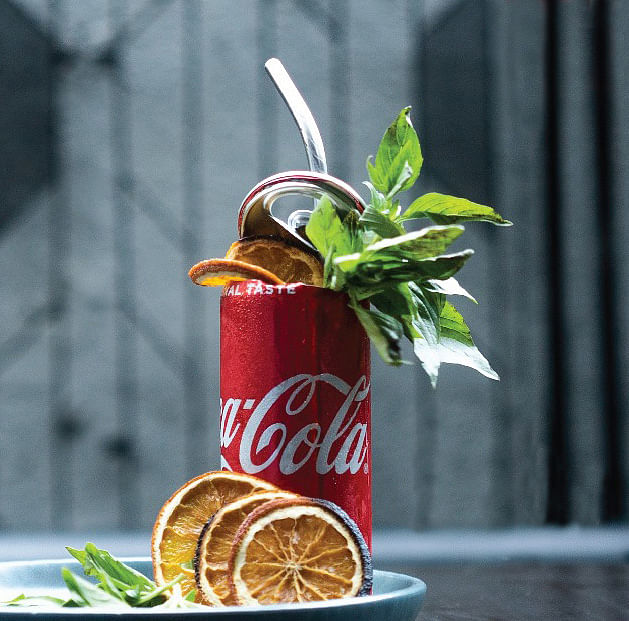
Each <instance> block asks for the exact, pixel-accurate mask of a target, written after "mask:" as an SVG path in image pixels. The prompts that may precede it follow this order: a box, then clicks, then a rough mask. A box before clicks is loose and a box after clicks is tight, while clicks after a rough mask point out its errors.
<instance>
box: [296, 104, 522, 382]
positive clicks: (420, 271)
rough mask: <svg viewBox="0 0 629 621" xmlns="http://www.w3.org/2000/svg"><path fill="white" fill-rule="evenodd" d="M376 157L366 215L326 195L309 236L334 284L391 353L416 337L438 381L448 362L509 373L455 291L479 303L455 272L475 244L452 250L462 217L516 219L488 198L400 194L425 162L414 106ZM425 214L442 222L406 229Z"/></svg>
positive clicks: (396, 359)
mask: <svg viewBox="0 0 629 621" xmlns="http://www.w3.org/2000/svg"><path fill="white" fill-rule="evenodd" d="M372 159H373V158H372V157H370V158H369V159H368V160H367V172H368V174H369V181H366V182H365V185H366V186H367V188H368V189H369V192H370V200H369V203H368V205H367V208H366V209H365V211H364V212H363V213H362V214H360V215H359V214H358V212H354V211H348V210H347V207H346V206H344V205H336V204H333V202H332V201H331V200H330V199H329V198H327V197H326V198H323V199H321V200H320V201H319V202H318V204H317V207H316V208H315V210H314V211H313V213H312V216H311V217H310V221H309V222H308V225H307V226H306V235H307V236H308V238H309V239H310V241H311V242H312V244H313V245H314V246H315V247H316V248H317V250H318V251H319V252H320V253H321V256H322V257H323V258H324V262H325V263H324V286H325V287H328V288H330V289H333V290H335V291H345V292H346V293H347V294H348V296H349V298H350V306H351V307H352V308H353V309H354V311H355V312H356V315H357V317H358V319H359V320H360V322H361V324H362V325H363V327H364V328H365V331H366V332H367V334H368V335H369V337H370V338H371V340H372V342H373V344H374V346H375V348H376V350H377V352H378V353H379V355H380V356H381V357H382V359H383V360H384V361H385V362H387V363H389V364H392V365H399V364H402V362H403V361H402V358H401V347H400V342H401V340H402V338H407V339H408V340H409V341H410V342H411V343H412V344H413V351H414V353H415V355H416V356H417V357H418V358H419V360H420V362H421V364H422V366H423V368H424V370H425V371H426V373H427V374H428V376H429V378H430V381H431V383H432V385H433V386H435V385H436V383H437V377H438V374H439V367H440V366H441V364H443V363H451V364H460V365H464V366H468V367H471V368H473V369H476V370H477V371H478V372H480V373H482V374H483V375H485V376H487V377H490V378H492V379H499V378H498V375H497V374H496V372H495V371H494V370H493V369H492V368H491V366H490V364H489V362H487V360H486V359H485V357H484V356H483V355H482V354H481V353H480V351H479V350H478V349H477V347H476V345H475V344H474V341H473V339H472V336H471V334H470V330H469V328H468V327H467V325H466V324H465V321H464V320H463V317H462V316H461V314H460V313H459V312H458V311H457V310H456V309H455V308H454V306H453V305H452V304H451V303H450V302H449V301H448V300H447V297H448V296H455V295H456V296H463V297H467V298H468V299H470V300H472V301H473V302H476V300H475V299H474V298H473V297H472V296H471V294H469V293H468V292H467V291H466V290H465V289H464V288H463V287H461V285H460V284H459V283H458V281H457V280H456V279H455V278H454V275H455V274H456V273H457V272H458V271H459V270H460V269H461V268H462V267H463V265H464V264H465V262H466V261H467V260H468V259H469V258H470V257H471V256H472V254H473V251H472V250H462V251H458V252H454V253H447V252H446V251H447V249H448V247H449V246H450V244H452V242H454V241H455V240H456V239H457V238H458V237H459V236H460V235H461V234H462V233H463V231H464V228H463V226H461V223H462V222H469V221H474V220H476V221H484V222H490V223H492V224H494V225H497V226H510V225H511V222H509V221H508V220H505V219H504V218H502V216H500V214H498V213H497V212H496V211H494V210H493V209H492V208H491V207H488V206H487V205H481V204H479V203H474V202H472V201H469V200H467V199H464V198H457V197H454V196H448V195H446V194H439V193H436V192H430V193H428V194H424V195H423V196H420V197H419V198H417V199H415V200H414V201H413V202H412V203H411V204H410V206H409V207H408V208H407V209H405V210H403V209H402V207H401V205H400V202H399V200H398V199H397V198H396V196H397V195H398V194H400V193H401V192H404V191H405V190H408V189H410V188H411V187H412V186H413V184H414V183H415V181H416V180H417V178H418V177H419V174H420V171H421V167H422V164H423V157H422V152H421V147H420V144H419V138H418V137H417V133H416V132H415V129H414V128H413V124H412V122H411V118H410V107H406V108H404V109H403V110H402V111H401V112H400V113H399V115H398V116H397V118H396V119H395V121H394V122H393V123H392V124H391V125H390V126H389V128H388V129H387V131H386V132H385V134H384V136H383V138H382V140H381V142H380V145H379V147H378V151H377V153H376V157H375V160H374V161H373V162H372ZM421 218H426V219H428V220H430V221H432V222H433V223H434V224H432V225H429V226H427V227H425V228H423V229H421V230H419V231H413V232H410V233H409V232H407V231H406V229H405V228H404V224H405V223H406V222H408V221H411V220H417V219H421Z"/></svg>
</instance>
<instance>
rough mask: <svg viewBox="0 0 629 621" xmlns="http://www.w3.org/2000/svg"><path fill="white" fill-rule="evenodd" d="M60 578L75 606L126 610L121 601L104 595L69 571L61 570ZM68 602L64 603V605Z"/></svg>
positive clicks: (103, 592) (96, 587) (104, 593)
mask: <svg viewBox="0 0 629 621" xmlns="http://www.w3.org/2000/svg"><path fill="white" fill-rule="evenodd" d="M61 576H62V578H63V581H64V582H65V583H66V586H67V587H68V590H69V591H70V594H71V598H70V599H71V600H72V602H73V603H74V604H75V605H77V606H100V607H107V608H127V607H128V605H127V604H126V603H125V602H124V601H122V600H121V599H119V598H117V597H114V596H113V595H111V594H110V593H106V592H105V591H103V589H101V588H99V587H98V586H97V585H95V584H93V583H91V582H88V581H87V580H85V578H81V577H79V576H77V575H75V574H73V573H72V572H71V571H70V570H69V569H67V568H65V567H64V568H63V569H62V570H61ZM67 604H68V602H66V605H67Z"/></svg>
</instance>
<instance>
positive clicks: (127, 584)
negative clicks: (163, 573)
mask: <svg viewBox="0 0 629 621" xmlns="http://www.w3.org/2000/svg"><path fill="white" fill-rule="evenodd" d="M66 549H67V550H68V552H70V554H72V556H74V558H76V559H77V560H78V561H79V562H81V564H82V565H83V570H84V571H85V574H86V575H88V576H94V577H96V578H99V577H101V576H103V575H106V576H108V577H109V578H111V579H112V580H114V581H116V582H117V583H118V585H120V587H122V588H124V589H132V588H135V587H139V588H142V589H154V588H155V583H154V582H153V581H152V580H149V579H148V578H147V577H146V576H145V575H144V574H142V573H140V572H139V571H136V570H135V569H133V568H132V567H129V566H128V565H126V564H125V563H122V562H121V561H118V560H116V559H115V558H114V557H113V556H111V554H109V552H107V551H106V550H100V549H98V548H97V547H96V546H95V545H94V544H93V543H87V544H85V551H84V553H82V554H81V551H80V550H74V549H72V548H66ZM77 553H78V555H77ZM81 558H83V560H81Z"/></svg>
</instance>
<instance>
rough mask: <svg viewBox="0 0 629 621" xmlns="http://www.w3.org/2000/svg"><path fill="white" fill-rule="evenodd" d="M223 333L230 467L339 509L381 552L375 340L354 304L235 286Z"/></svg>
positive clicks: (320, 294) (293, 289)
mask: <svg viewBox="0 0 629 621" xmlns="http://www.w3.org/2000/svg"><path fill="white" fill-rule="evenodd" d="M220 330H221V333H220V364H221V371H220V383H221V386H220V396H221V467H222V468H224V469H229V470H234V471H237V472H243V473H246V474H252V475H254V476H258V477H261V478H263V479H265V480H267V481H270V482H271V483H273V484H275V485H277V486H278V487H280V488H282V489H286V490H290V491H293V492H296V493H299V494H303V495H305V496H309V497H314V498H324V499H326V500H330V501H332V502H334V503H336V504H337V505H339V506H340V507H341V508H342V509H344V510H345V511H346V512H347V513H348V514H349V516H350V517H351V518H353V519H354V521H355V522H356V524H357V525H358V527H359V528H360V530H361V532H362V534H363V536H364V537H365V540H366V541H367V544H368V545H369V547H370V548H371V437H370V431H371V392H370V382H371V376H370V352H369V339H368V337H367V335H366V334H365V331H364V330H363V328H362V326H361V325H360V322H359V321H358V319H357V318H356V315H355V313H354V311H353V310H352V309H351V308H349V306H348V298H347V296H346V295H345V294H343V293H338V292H335V291H331V290H329V289H322V288H319V287H313V286H309V285H304V284H300V283H296V284H287V285H267V284H264V283H261V282H259V281H243V282H237V283H232V284H231V285H229V286H227V287H225V289H224V291H223V294H222V296H221V308H220Z"/></svg>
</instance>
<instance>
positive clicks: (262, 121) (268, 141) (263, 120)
mask: <svg viewBox="0 0 629 621" xmlns="http://www.w3.org/2000/svg"><path fill="white" fill-rule="evenodd" d="M255 7H256V10H257V20H256V21H257V24H258V26H257V30H256V47H257V50H258V55H257V63H256V75H257V76H258V84H257V98H256V101H257V102H258V106H257V113H258V117H257V125H258V127H257V133H258V144H257V150H258V179H262V178H264V177H268V176H269V175H270V174H273V173H276V172H277V168H278V159H279V158H278V154H279V142H278V139H277V137H278V128H279V124H278V114H277V112H278V108H277V103H278V102H279V101H280V98H279V96H278V95H277V93H276V92H275V88H274V87H273V84H272V83H271V81H270V80H269V78H268V76H267V75H266V72H265V71H264V69H263V67H264V63H265V62H266V61H267V60H268V59H269V58H272V57H274V56H276V55H277V45H276V40H277V3H276V0H260V1H259V2H256V4H255Z"/></svg>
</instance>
